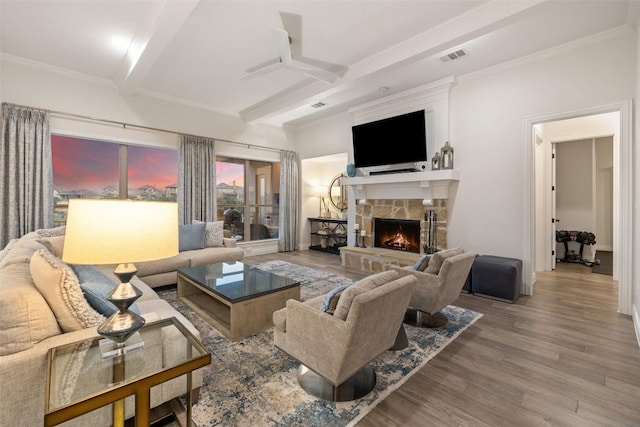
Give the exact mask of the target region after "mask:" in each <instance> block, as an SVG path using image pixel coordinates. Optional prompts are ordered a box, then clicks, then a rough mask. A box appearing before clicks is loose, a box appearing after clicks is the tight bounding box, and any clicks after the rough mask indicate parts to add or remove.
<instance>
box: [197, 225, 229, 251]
mask: <svg viewBox="0 0 640 427" xmlns="http://www.w3.org/2000/svg"><path fill="white" fill-rule="evenodd" d="M193 223H194V224H205V228H204V247H205V248H217V247H220V246H223V240H222V239H223V237H224V221H213V222H204V221H198V220H197V219H194V220H193Z"/></svg>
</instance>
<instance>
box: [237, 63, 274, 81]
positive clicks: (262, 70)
mask: <svg viewBox="0 0 640 427" xmlns="http://www.w3.org/2000/svg"><path fill="white" fill-rule="evenodd" d="M283 65H284V64H283V63H282V62H281V61H280V58H275V59H272V60H270V61H267V62H263V63H262V64H259V65H256V66H255V67H251V68H247V69H246V70H245V72H246V73H247V74H245V75H244V76H242V77H240V80H246V79H249V78H252V77H256V76H259V75H262V74H267V73H270V72H271V71H273V70H276V69H278V68H280V67H282V66H283Z"/></svg>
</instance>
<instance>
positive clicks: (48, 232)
mask: <svg viewBox="0 0 640 427" xmlns="http://www.w3.org/2000/svg"><path fill="white" fill-rule="evenodd" d="M66 231H67V226H66V225H61V226H60V227H54V228H41V229H40V230H36V232H37V233H38V236H40V237H58V236H64V233H65V232H66Z"/></svg>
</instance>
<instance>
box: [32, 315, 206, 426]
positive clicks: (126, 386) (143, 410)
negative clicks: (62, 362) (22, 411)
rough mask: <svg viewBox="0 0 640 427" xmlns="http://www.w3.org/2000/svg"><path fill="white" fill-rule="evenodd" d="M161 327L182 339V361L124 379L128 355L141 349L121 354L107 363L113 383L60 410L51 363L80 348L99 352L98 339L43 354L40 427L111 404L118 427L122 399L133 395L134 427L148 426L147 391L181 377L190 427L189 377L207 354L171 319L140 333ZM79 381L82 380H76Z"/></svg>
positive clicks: (83, 341)
mask: <svg viewBox="0 0 640 427" xmlns="http://www.w3.org/2000/svg"><path fill="white" fill-rule="evenodd" d="M163 327H175V328H176V329H177V330H178V331H180V332H181V334H182V335H183V336H184V337H185V338H186V343H187V348H186V351H187V357H186V359H185V360H184V361H183V362H181V363H178V364H176V365H174V366H167V367H163V368H160V369H155V370H153V371H152V372H148V373H143V374H141V375H138V376H136V375H133V376H127V375H126V374H125V364H126V362H127V359H128V357H129V354H131V355H135V354H136V352H144V351H145V350H144V347H143V348H142V349H139V350H135V351H134V352H131V353H127V354H121V355H119V356H115V357H113V358H112V359H111V361H112V369H113V377H114V383H113V384H112V385H109V386H106V387H105V388H104V389H102V390H100V391H98V392H97V393H93V394H88V395H86V396H82V397H79V398H77V399H75V400H73V401H71V402H69V403H67V404H65V405H64V406H55V405H53V404H52V402H53V401H54V400H55V399H54V398H53V395H54V393H55V391H54V390H55V389H56V388H57V384H54V382H55V381H54V380H53V378H58V379H63V376H59V375H55V374H54V373H53V370H54V369H55V360H56V357H57V355H58V354H62V355H64V354H68V352H72V351H74V349H78V348H80V347H82V346H83V345H84V346H87V347H88V348H89V351H100V349H99V346H98V343H99V341H100V340H101V339H104V338H102V337H93V338H89V339H85V340H81V341H78V342H75V343H71V344H65V345H61V346H58V347H54V348H51V349H50V350H49V352H48V354H47V375H46V379H47V385H46V391H45V414H44V426H45V427H49V426H54V425H57V424H60V423H63V422H65V421H68V420H70V419H73V418H75V417H78V416H80V415H83V414H86V413H88V412H90V411H93V410H95V409H98V408H101V407H103V406H106V405H108V404H110V403H113V404H114V405H113V424H114V426H121V425H123V424H124V398H125V397H127V396H131V395H135V426H136V427H141V426H144V427H148V426H149V421H150V420H149V412H150V407H149V406H150V391H151V388H152V387H154V386H156V385H158V384H161V383H164V382H166V381H169V380H171V379H173V378H177V377H179V376H181V375H186V376H187V393H186V398H187V417H186V418H187V426H188V427H189V426H191V406H192V379H191V373H192V372H193V371H194V370H196V369H198V368H201V367H203V366H207V365H208V364H209V363H211V353H209V351H208V350H207V349H206V348H205V347H204V346H203V345H202V343H201V342H200V341H199V340H198V339H197V338H196V337H195V336H194V335H193V334H192V333H191V332H189V330H188V329H187V328H186V327H185V326H184V325H183V324H182V323H180V321H178V320H177V319H176V318H175V317H171V318H169V319H164V320H159V321H156V322H151V323H148V324H146V325H145V326H144V327H143V328H142V329H141V332H143V331H144V330H151V329H159V328H163ZM78 381H82V377H79V378H78Z"/></svg>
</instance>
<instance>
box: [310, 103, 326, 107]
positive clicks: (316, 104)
mask: <svg viewBox="0 0 640 427" xmlns="http://www.w3.org/2000/svg"><path fill="white" fill-rule="evenodd" d="M325 105H327V104H325V103H324V102H316V103H315V104H311V106H312V107H313V108H322V107H324V106H325Z"/></svg>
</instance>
